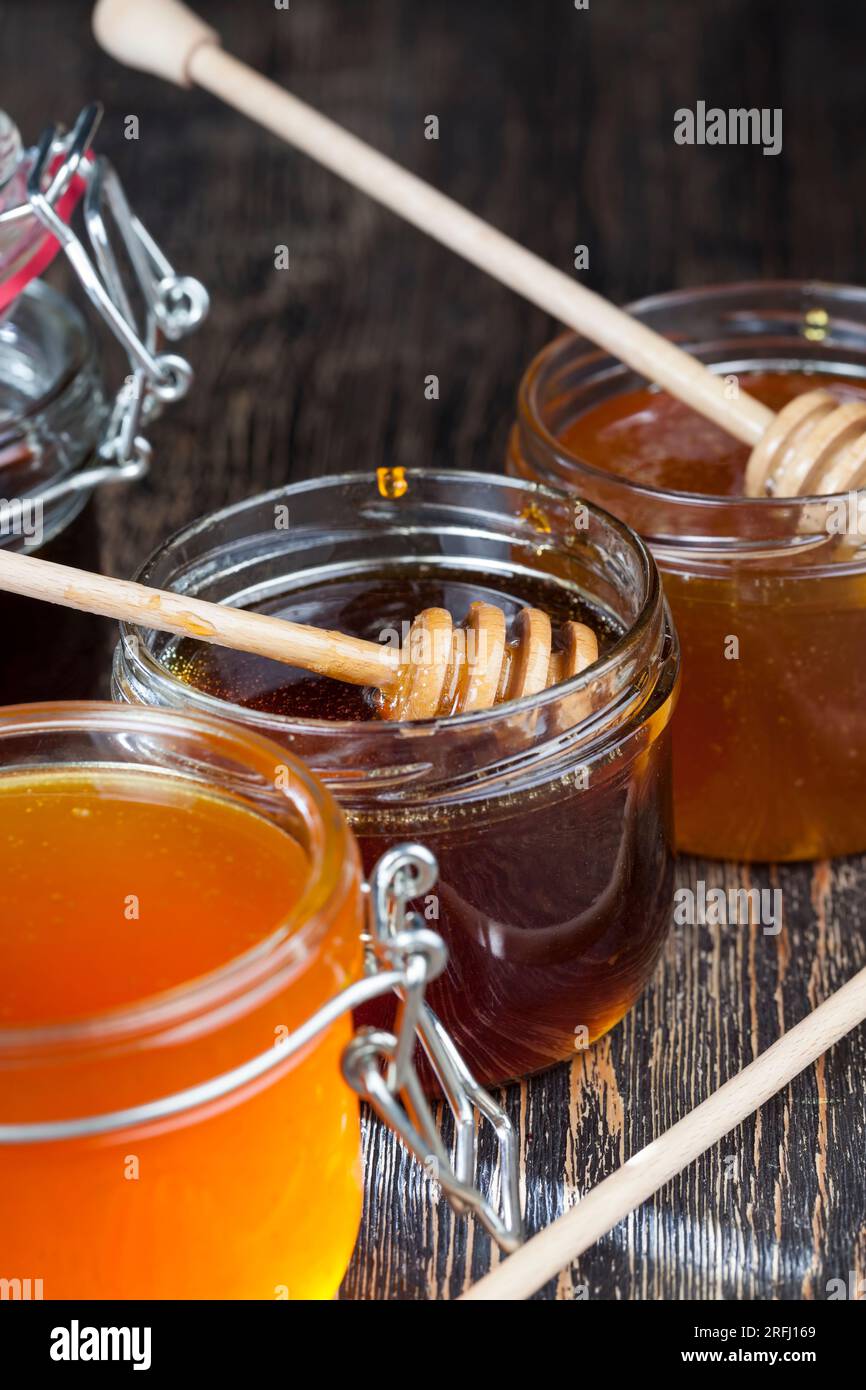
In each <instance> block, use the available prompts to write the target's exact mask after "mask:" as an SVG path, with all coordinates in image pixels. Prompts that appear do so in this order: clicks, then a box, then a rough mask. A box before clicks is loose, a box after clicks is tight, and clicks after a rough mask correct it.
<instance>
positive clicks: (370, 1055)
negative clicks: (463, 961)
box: [343, 844, 523, 1253]
mask: <svg viewBox="0 0 866 1390" xmlns="http://www.w3.org/2000/svg"><path fill="white" fill-rule="evenodd" d="M437 878H438V865H437V863H436V859H435V856H434V855H433V854H432V853H431V852H430V851H429V850H428V849H426V848H425V847H424V846H423V845H418V844H403V845H397V846H395V847H394V848H393V849H391V850H389V851H388V852H387V853H386V854H384V855H383V856H382V858H381V859H380V860H379V861H378V863H377V864H376V866H375V868H374V869H373V873H372V875H371V877H370V884H369V888H368V906H369V933H368V940H367V946H368V964H367V970H368V974H369V975H372V976H376V975H377V974H379V973H380V972H384V973H388V974H392V975H393V973H395V972H396V974H397V975H398V976H399V983H398V984H396V985H395V986H394V987H395V990H396V993H397V996H398V999H399V1001H400V1004H399V1008H398V1018H397V1031H396V1034H395V1033H389V1032H386V1031H384V1030H382V1029H376V1028H362V1029H360V1030H359V1031H358V1033H357V1034H356V1036H355V1037H354V1038H353V1039H352V1041H351V1042H350V1043H349V1044H348V1046H347V1047H346V1049H345V1051H344V1053H343V1074H344V1076H345V1078H346V1080H347V1081H348V1083H349V1085H350V1086H351V1087H352V1088H353V1090H355V1091H357V1093H358V1095H360V1096H361V1097H362V1098H363V1099H364V1100H366V1101H368V1102H369V1103H370V1105H371V1106H372V1107H373V1109H374V1110H375V1111H376V1113H377V1114H378V1115H379V1117H380V1118H381V1119H382V1120H384V1121H385V1123H386V1124H387V1125H388V1126H389V1127H390V1128H391V1129H392V1130H394V1132H395V1133H396V1134H397V1135H398V1137H399V1138H400V1139H401V1140H402V1141H403V1143H404V1144H405V1145H406V1146H407V1148H409V1149H410V1150H411V1151H412V1153H413V1154H414V1155H415V1157H416V1158H417V1159H418V1160H419V1162H421V1163H422V1164H423V1165H424V1167H425V1169H426V1170H427V1171H428V1173H429V1174H430V1176H432V1177H433V1178H434V1180H435V1181H438V1182H439V1184H440V1186H441V1187H442V1189H443V1191H444V1192H445V1193H446V1195H447V1197H448V1198H449V1200H450V1202H451V1205H452V1206H453V1207H454V1209H455V1210H456V1211H458V1212H465V1211H470V1212H472V1213H473V1214H474V1215H475V1216H477V1217H478V1219H479V1220H480V1221H481V1223H482V1225H483V1226H484V1227H485V1228H486V1230H487V1231H489V1233H490V1235H492V1236H493V1238H494V1240H495V1241H496V1242H497V1244H498V1245H500V1246H501V1248H502V1249H503V1250H504V1251H505V1252H506V1253H510V1252H511V1251H513V1250H515V1249H516V1248H517V1247H518V1246H519V1245H520V1244H521V1243H522V1240H523V1225H522V1220H521V1215H520V1194H519V1167H518V1151H517V1136H516V1134H515V1132H514V1126H513V1125H512V1123H511V1120H510V1119H509V1117H508V1115H507V1114H506V1113H505V1111H504V1110H503V1109H502V1107H501V1106H499V1105H498V1104H497V1103H496V1101H495V1100H494V1099H493V1097H492V1096H491V1095H490V1094H489V1093H488V1092H487V1091H485V1090H484V1088H483V1087H482V1086H480V1085H479V1084H478V1082H477V1081H476V1080H475V1078H474V1077H473V1076H472V1074H471V1072H470V1071H469V1069H468V1067H467V1066H466V1064H465V1062H464V1061H463V1059H462V1057H461V1056H460V1053H459V1052H458V1050H457V1048H456V1047H455V1045H454V1042H453V1041H452V1039H451V1037H450V1035H449V1033H448V1032H447V1030H446V1029H445V1028H444V1027H443V1026H442V1024H441V1022H440V1021H439V1019H438V1018H437V1017H436V1015H435V1013H434V1012H433V1010H432V1009H431V1008H430V1006H429V1005H428V1004H427V1003H426V1002H425V1000H424V992H425V989H426V987H427V985H428V984H429V982H430V981H431V980H433V979H435V978H436V977H437V976H438V975H440V974H441V973H442V971H443V970H444V969H445V965H446V963H447V950H446V947H445V943H444V942H443V940H442V938H441V937H440V936H439V935H438V933H436V932H434V931H431V930H430V928H429V927H428V926H427V925H426V924H425V922H424V920H423V919H422V918H421V916H420V915H419V913H418V912H416V911H415V910H414V909H412V908H410V906H409V904H410V903H411V902H412V901H413V900H414V899H416V898H419V897H423V896H424V895H425V894H427V893H429V892H430V891H431V889H432V888H433V887H434V886H435V884H436V881H437ZM419 1040H420V1042H421V1045H422V1046H423V1048H424V1052H425V1053H426V1055H427V1060H428V1062H429V1064H430V1067H431V1069H432V1070H433V1072H434V1073H435V1075H436V1078H437V1080H438V1082H439V1084H440V1086H441V1088H442V1092H443V1094H444V1096H445V1102H446V1104H447V1105H448V1107H449V1109H450V1111H451V1114H452V1115H453V1117H454V1127H455V1143H454V1158H453V1162H452V1159H451V1156H450V1155H449V1154H448V1152H447V1151H446V1149H445V1146H444V1144H443V1142H442V1139H441V1137H440V1134H439V1130H438V1128H437V1125H436V1122H435V1119H434V1117H433V1113H432V1110H431V1108H430V1104H429V1102H428V1101H427V1098H426V1096H425V1095H424V1091H423V1088H422V1086H421V1082H420V1079H419V1077H418V1072H417V1069H416V1067H415V1062H414V1054H415V1049H416V1044H417V1042H418V1041H419ZM480 1119H485V1120H487V1121H488V1122H489V1123H490V1124H491V1125H492V1126H493V1129H494V1131H495V1133H496V1136H497V1139H498V1142H499V1175H498V1187H499V1202H498V1204H494V1201H493V1193H492V1188H491V1192H490V1194H487V1193H485V1192H484V1191H483V1190H482V1188H481V1187H480V1186H479V1184H478V1181H477V1168H478V1155H477V1137H478V1130H479V1127H480V1126H479V1124H478V1121H479V1120H480ZM494 1185H495V1180H494Z"/></svg>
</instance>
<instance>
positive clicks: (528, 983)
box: [162, 564, 672, 1082]
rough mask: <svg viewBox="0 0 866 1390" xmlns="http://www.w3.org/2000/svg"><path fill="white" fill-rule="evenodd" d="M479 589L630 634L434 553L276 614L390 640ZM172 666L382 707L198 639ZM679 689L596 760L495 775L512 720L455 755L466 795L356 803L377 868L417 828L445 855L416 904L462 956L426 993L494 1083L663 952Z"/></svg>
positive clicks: (637, 978)
mask: <svg viewBox="0 0 866 1390" xmlns="http://www.w3.org/2000/svg"><path fill="white" fill-rule="evenodd" d="M478 598H482V599H486V600H488V601H490V602H493V603H498V604H499V605H500V606H501V607H502V608H503V609H504V610H505V612H506V615H507V617H508V618H509V620H510V619H512V618H513V616H514V615H515V614H516V613H517V611H518V610H519V608H520V607H521V606H524V605H527V604H531V605H533V606H537V607H540V608H543V609H544V610H545V611H546V612H547V613H548V614H550V616H551V618H552V620H553V624H554V630H556V627H557V625H558V624H561V623H562V622H563V621H565V620H566V619H575V620H577V621H580V622H587V623H589V624H590V625H591V626H593V627H594V628H595V630H596V632H597V635H598V637H599V645H600V649H601V654H602V657H603V656H604V655H605V653H607V652H608V651H610V650H611V648H612V647H613V645H614V644H615V643H616V641H617V640H618V638H619V637H620V636H621V633H620V631H619V629H618V628H617V626H616V624H615V623H613V622H612V621H611V620H610V619H608V618H607V616H606V615H603V614H602V613H600V612H597V611H595V610H594V609H592V608H589V607H588V606H587V604H586V603H585V602H584V601H583V600H582V599H581V598H580V597H579V596H578V595H577V594H576V593H573V592H571V591H570V590H568V589H567V588H566V587H565V586H563V585H561V584H558V583H556V582H554V581H547V580H545V579H544V578H541V577H536V578H532V577H529V576H527V575H520V576H515V575H507V576H499V575H492V576H482V575H480V574H479V573H478V572H477V571H475V570H473V571H466V572H465V573H462V572H461V571H460V570H459V569H457V568H450V569H448V570H447V571H446V570H443V569H442V568H441V567H439V566H437V567H435V568H432V567H431V568H424V567H423V566H422V565H420V564H419V565H418V566H417V567H416V568H413V569H408V570H402V569H401V570H400V571H399V572H394V573H388V572H387V571H386V572H382V573H380V574H378V575H377V576H376V577H375V578H371V577H366V578H365V577H360V578H359V577H357V576H355V577H352V578H347V579H345V580H339V581H335V582H331V583H328V584H326V585H323V586H319V587H317V588H315V589H314V588H306V589H301V590H300V591H296V592H295V593H294V594H293V596H292V602H291V604H290V605H287V603H286V601H285V599H283V601H282V602H281V603H279V604H277V605H275V606H274V607H271V608H269V609H268V610H267V611H270V612H277V613H279V614H281V615H282V616H285V617H289V618H291V619H293V620H294V621H299V622H308V623H315V624H318V625H321V626H324V627H329V628H336V629H339V630H341V631H344V632H348V633H350V634H352V635H356V636H359V637H366V638H370V639H373V640H375V639H377V638H380V637H381V635H382V633H383V630H385V629H388V630H390V631H391V632H392V633H394V634H395V635H398V636H399V634H401V633H402V632H403V631H404V629H403V626H402V625H403V624H404V623H408V622H409V621H411V619H412V617H413V616H414V615H415V614H416V613H417V612H419V611H420V610H421V609H422V608H425V607H428V606H434V605H435V606H441V607H444V608H447V609H448V610H449V611H450V612H451V614H452V617H453V618H454V619H455V621H458V622H459V621H461V620H462V619H463V618H464V617H465V615H466V612H467V610H468V607H469V603H470V602H471V601H472V600H473V599H478ZM162 662H163V664H166V665H168V666H169V669H170V670H171V671H172V672H173V673H174V674H175V676H177V677H178V678H180V679H182V680H183V681H185V682H186V683H187V684H190V685H194V686H196V687H197V688H198V689H200V690H203V691H206V692H207V693H209V694H211V695H215V696H217V697H219V698H220V699H222V700H226V701H229V702H231V704H233V705H235V706H238V705H239V706H244V707H246V708H249V709H255V710H260V711H266V712H268V713H271V714H274V713H276V714H279V715H283V716H287V717H289V718H292V719H297V720H314V719H321V720H353V721H359V722H362V721H363V722H366V721H371V720H373V719H374V718H375V710H374V704H373V701H372V699H371V696H370V693H369V692H365V691H363V690H359V689H358V688H356V687H352V686H344V685H341V684H339V683H336V682H333V681H330V680H325V679H322V678H317V677H314V676H310V675H308V674H305V673H303V672H298V671H292V670H288V669H287V668H286V667H285V666H281V665H279V664H278V663H275V662H271V661H267V660H263V659H260V658H256V657H251V656H247V655H243V654H241V653H235V652H230V651H227V650H222V649H219V648H217V647H213V646H206V645H203V644H201V643H198V642H195V641H192V640H189V639H184V640H182V641H180V642H179V643H178V645H177V646H176V647H175V648H174V650H173V652H172V653H171V654H169V655H168V656H167V655H166V654H163V657H162ZM659 684H660V686H663V683H662V682H660V683H659ZM670 686H671V682H670V681H669V682H668V684H667V686H666V687H664V688H660V689H658V690H657V691H656V693H655V695H654V697H653V699H652V701H651V702H650V705H649V707H648V708H647V709H646V710H644V711H642V718H641V722H640V724H639V726H638V727H637V728H635V729H633V730H632V732H631V734H630V736H629V739H628V742H627V744H625V743H624V744H623V745H621V746H620V748H619V749H618V750H617V751H615V752H614V751H610V750H608V751H607V752H606V753H605V754H603V755H601V756H594V757H588V759H587V761H588V762H589V763H591V767H589V768H587V767H585V766H584V760H583V755H582V752H581V750H579V749H577V748H575V750H574V751H573V752H572V753H569V752H568V751H567V750H566V751H562V750H559V749H556V750H554V749H553V748H552V749H551V752H550V755H549V757H548V762H547V765H543V766H541V767H540V768H539V770H538V771H537V773H536V775H534V776H532V777H531V778H525V779H524V781H523V783H522V784H520V785H519V786H518V788H517V790H513V789H511V787H512V786H513V784H509V789H507V790H505V791H502V790H500V789H499V788H498V787H497V784H496V779H491V778H490V776H489V763H490V761H491V760H492V759H496V758H502V756H503V754H507V751H508V750H507V748H506V747H503V745H502V739H503V733H502V729H501V728H500V730H499V732H498V733H494V732H491V733H490V735H489V738H487V739H486V741H485V738H483V737H482V738H481V741H480V742H478V741H476V742H475V743H474V744H473V748H474V756H475V758H476V759H477V764H476V765H474V766H473V765H466V764H465V763H461V762H460V760H459V759H457V760H456V761H455V765H454V767H453V769H452V771H453V775H454V776H455V778H456V777H459V778H460V779H462V781H461V786H462V788H463V789H462V791H461V793H460V795H459V796H457V795H453V796H451V797H449V798H446V799H445V800H441V799H439V798H437V797H434V796H433V795H432V794H431V796H430V798H429V799H427V798H425V794H424V788H423V787H422V788H420V789H419V792H418V793H417V794H416V795H415V796H414V797H410V799H409V801H408V802H407V801H406V799H405V797H404V798H403V799H401V798H399V797H398V798H395V799H394V800H393V801H389V798H388V794H387V791H385V792H384V793H380V794H379V795H377V796H376V797H375V798H373V797H371V798H370V801H369V804H368V805H367V806H364V807H361V808H359V806H358V805H357V803H353V804H352V805H351V806H350V807H348V808H347V814H348V817H349V821H350V823H351V825H352V828H353V830H354V832H355V834H356V836H357V838H358V841H359V844H360V847H361V852H362V856H363V861H364V868H365V871H366V872H369V871H370V869H371V868H372V866H373V864H374V863H375V862H376V860H377V859H378V858H379V856H380V855H381V854H382V853H383V852H384V851H385V850H386V849H387V848H389V847H390V846H391V845H393V844H396V843H399V842H400V841H403V840H407V839H417V840H420V841H422V842H423V843H424V844H426V845H427V846H429V848H430V849H432V850H433V852H434V853H435V854H436V856H437V859H438V861H439V870H440V879H439V884H438V888H437V892H436V894H435V896H434V898H433V899H431V900H429V901H427V900H425V901H424V902H421V903H419V904H418V908H419V910H420V911H421V912H422V913H423V914H424V916H425V917H426V918H427V919H428V920H429V921H430V922H431V925H433V926H435V928H436V929H437V930H438V931H440V932H441V933H442V934H443V936H444V937H445V939H446V941H447V943H448V947H449V953H450V964H449V968H448V972H447V975H446V976H445V977H444V978H443V979H441V980H439V981H437V982H436V983H435V984H434V985H433V986H432V988H431V990H430V993H429V997H430V1001H431V1003H432V1005H433V1007H434V1008H435V1010H436V1012H437V1013H438V1014H439V1016H440V1017H441V1018H442V1020H443V1022H445V1024H446V1025H447V1027H448V1028H449V1030H450V1031H451V1032H452V1035H453V1036H454V1038H455V1041H456V1042H457V1044H458V1046H459V1047H460V1048H461V1050H462V1051H463V1053H464V1056H465V1057H466V1059H467V1061H468V1062H469V1064H470V1065H471V1066H472V1067H473V1069H474V1070H475V1071H476V1074H477V1075H478V1076H479V1078H480V1079H481V1080H483V1081H486V1082H498V1081H503V1080H506V1079H509V1078H511V1077H514V1076H521V1075H524V1074H526V1073H527V1072H531V1071H534V1070H538V1069H540V1068H543V1067H546V1066H549V1065H550V1064H551V1063H552V1062H555V1061H559V1060H561V1059H563V1058H567V1057H570V1056H573V1055H574V1052H575V1049H576V1048H580V1047H583V1046H586V1045H588V1044H589V1043H590V1042H592V1041H593V1040H594V1039H595V1038H596V1037H598V1036H599V1035H600V1034H602V1033H604V1032H605V1031H606V1030H607V1029H609V1028H610V1027H611V1026H612V1025H613V1024H614V1023H616V1022H617V1021H618V1020H619V1019H620V1018H621V1017H622V1015H623V1014H624V1013H625V1012H626V1011H627V1010H628V1009H629V1008H630V1007H631V1005H632V1004H633V1003H634V1001H635V999H636V998H637V996H638V994H639V993H640V992H641V990H642V989H643V987H644V985H645V983H646V980H647V978H648V976H649V974H650V973H651V971H652V969H653V967H654V965H655V962H656V959H657V957H658V953H659V950H660V948H661V944H662V940H663V938H664V935H665V933H666V930H667V927H668V921H669V913H670V903H671V878H672V860H671V850H670V843H671V831H670V785H669V775H668V769H669V762H670V753H669V747H668V729H667V724H668V718H669V710H670V701H671V698H672V692H671V688H670ZM371 732H372V731H371ZM554 742H555V741H554ZM458 764H459V765H458ZM474 778H477V788H476V787H473V779H474ZM338 795H339V792H338ZM372 1017H375V1018H376V1019H377V1021H382V1022H385V1021H387V1020H386V1016H385V1015H383V1014H382V1013H379V1014H375V1015H372ZM370 1018H371V1015H370V1014H368V1015H367V1021H369V1020H370Z"/></svg>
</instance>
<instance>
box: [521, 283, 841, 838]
mask: <svg viewBox="0 0 866 1390" xmlns="http://www.w3.org/2000/svg"><path fill="white" fill-rule="evenodd" d="M819 297H820V298H819ZM825 297H826V312H825V310H824V308H822V309H821V310H820V312H819V311H818V309H817V308H815V305H816V304H817V303H821V304H822V305H823V304H824V302H825ZM837 300H838V301H839V310H838V320H837V318H836V317H834V313H833V306H834V304H835V303H836V301H837ZM850 302H851V301H850V296H848V295H847V293H846V292H845V291H844V290H842V289H834V287H832V286H815V287H799V286H793V285H792V286H787V285H780V286H774V285H767V286H761V285H752V286H744V287H736V286H735V287H732V288H731V289H730V290H727V289H724V288H720V289H718V290H715V289H710V290H707V291H697V292H695V293H694V295H690V294H687V293H684V294H682V295H671V296H660V297H659V298H658V299H656V300H652V301H647V302H646V304H645V305H638V306H636V312H637V313H638V316H639V317H644V318H645V319H646V321H647V322H649V323H651V324H652V325H653V326H654V327H660V328H661V329H662V330H663V331H669V332H673V333H674V335H675V336H676V338H677V340H678V341H680V342H683V343H685V344H686V345H688V346H689V348H690V350H691V351H693V352H695V353H697V355H698V356H702V357H704V359H705V360H708V361H711V362H712V363H714V365H715V370H716V371H717V372H718V373H719V374H720V375H721V376H723V377H724V378H726V380H727V383H728V387H729V389H731V390H733V391H736V390H744V391H748V392H749V393H750V394H752V395H754V396H755V397H757V398H758V399H759V400H761V401H763V402H764V403H765V404H766V405H769V406H770V407H771V408H772V409H774V410H778V409H780V408H781V407H782V406H783V405H784V404H785V403H786V402H787V401H789V400H790V399H792V398H793V397H794V396H797V395H800V394H802V393H803V392H805V391H808V390H812V389H814V388H815V387H816V386H823V387H826V388H828V389H830V390H831V391H832V392H833V393H834V395H836V396H837V397H838V398H839V399H840V400H852V399H854V400H857V399H864V398H866V370H864V368H866V358H864V355H863V352H862V351H861V347H862V342H861V339H862V338H863V334H862V331H861V329H860V328H859V326H858V316H859V310H858V309H856V308H853V309H852V312H851V316H850V317H849V315H848V307H847V306H848V305H849V303H850ZM816 324H819V325H821V326H820V327H816V326H815V325H816ZM748 456H749V450H748V448H747V447H746V446H745V445H743V444H740V443H739V442H738V441H736V440H734V439H732V438H730V437H729V436H728V435H727V434H726V433H724V432H723V431H722V430H720V429H719V428H718V427H716V426H715V425H712V424H710V423H709V422H708V421H706V420H704V419H703V418H702V417H700V416H698V415H697V414H695V413H694V412H693V411H691V410H689V409H688V408H687V407H686V406H684V405H682V404H681V403H680V402H679V401H676V400H674V399H673V398H671V397H670V396H669V395H668V394H667V393H665V392H663V391H659V390H657V389H655V388H653V387H647V386H646V385H644V384H640V383H636V382H635V380H634V378H631V377H629V375H628V374H627V372H626V371H625V369H622V368H617V369H615V370H614V371H611V369H610V364H609V362H608V361H607V359H604V358H603V357H601V356H600V355H599V354H593V353H592V352H591V351H589V350H588V349H587V346H586V345H585V344H581V343H580V342H578V340H576V339H562V340H560V341H559V342H558V343H555V344H552V345H551V346H550V347H548V348H547V349H545V351H544V352H543V353H542V354H541V355H540V356H539V357H538V358H537V359H536V361H535V363H533V364H532V366H531V367H530V369H529V371H528V372H527V374H526V376H525V378H524V381H523V383H522V386H521V395H520V419H519V422H518V425H517V427H516V429H515V431H514V433H513V436H512V441H511V449H510V454H509V466H510V468H511V469H513V470H514V471H515V472H516V473H519V474H520V475H521V476H526V477H534V478H543V479H545V480H548V479H555V480H556V481H557V482H558V483H560V484H567V485H569V486H571V487H572V488H573V489H574V490H575V491H576V492H577V494H578V495H579V496H581V497H584V498H589V499H591V500H595V501H596V502H598V503H600V504H601V505H604V506H606V507H608V508H609V509H610V510H611V511H613V512H614V513H615V514H616V515H618V516H620V517H622V518H623V519H624V520H625V521H627V522H628V523H629V524H630V525H632V526H634V527H635V529H636V530H638V531H639V532H640V533H641V535H643V537H644V539H645V540H647V541H648V543H649V544H650V546H651V548H652V550H653V553H654V555H655V557H656V559H657V561H658V564H659V568H660V570H661V572H662V577H663V580H664V585H665V590H666V593H667V597H668V600H669V602H670V605H671V609H672V612H673V617H674V621H675V623H676V627H677V630H678V633H679V636H680V641H681V644H682V653H683V687H682V695H681V699H680V702H679V705H678V710H677V715H676V719H675V721H674V727H673V739H674V802H675V822H676V834H677V841H678V844H679V846H680V847H681V848H683V849H686V850H689V851H692V852H694V853H697V854H702V855H707V856H713V857H720V858H730V859H747V860H760V859H770V860H773V859H775V860H790V859H802V858H813V857H818V856H823V855H836V854H846V853H853V852H857V851H859V850H862V849H863V848H864V846H866V829H864V827H866V560H864V556H866V526H864V525H863V523H864V522H866V497H864V498H863V501H862V503H860V504H859V506H858V505H857V504H856V497H855V499H849V498H845V499H841V504H844V505H840V503H839V501H837V503H836V504H835V509H836V512H838V514H839V517H840V518H841V519H842V520H843V521H844V523H845V534H844V535H836V534H834V533H833V525H834V524H835V523H834V511H833V509H832V505H831V504H821V505H819V506H817V507H816V506H814V505H812V504H810V503H809V502H803V501H800V500H782V499H779V500H775V499H757V500H755V499H749V498H746V497H745V496H744V492H745V488H744V474H745V467H746V462H747V459H748ZM858 511H859V517H858ZM858 528H859V529H858Z"/></svg>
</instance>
